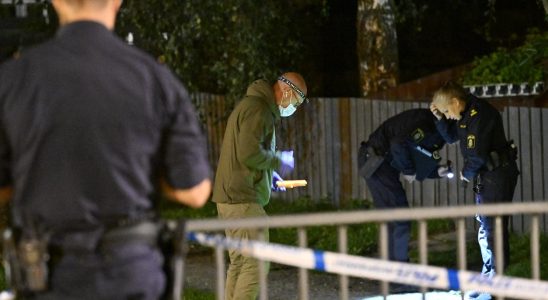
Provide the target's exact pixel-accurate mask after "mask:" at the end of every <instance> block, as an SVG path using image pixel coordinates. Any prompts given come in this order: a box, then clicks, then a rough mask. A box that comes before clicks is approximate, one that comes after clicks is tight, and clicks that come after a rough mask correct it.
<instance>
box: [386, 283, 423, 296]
mask: <svg viewBox="0 0 548 300" xmlns="http://www.w3.org/2000/svg"><path fill="white" fill-rule="evenodd" d="M418 292H420V287H418V286H415V285H408V284H401V283H390V294H409V293H418Z"/></svg>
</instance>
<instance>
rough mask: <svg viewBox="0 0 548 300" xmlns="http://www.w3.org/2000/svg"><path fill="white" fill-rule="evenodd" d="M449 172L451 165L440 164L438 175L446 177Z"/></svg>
mask: <svg viewBox="0 0 548 300" xmlns="http://www.w3.org/2000/svg"><path fill="white" fill-rule="evenodd" d="M447 174H449V167H448V166H446V165H443V166H438V176H439V177H446V176H447Z"/></svg>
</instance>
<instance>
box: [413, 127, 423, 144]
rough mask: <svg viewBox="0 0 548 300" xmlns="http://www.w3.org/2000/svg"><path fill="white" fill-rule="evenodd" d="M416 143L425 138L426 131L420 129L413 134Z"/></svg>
mask: <svg viewBox="0 0 548 300" xmlns="http://www.w3.org/2000/svg"><path fill="white" fill-rule="evenodd" d="M411 136H412V137H413V140H414V141H415V143H418V142H420V141H421V140H422V139H423V138H424V131H423V130H422V129H420V128H417V129H415V131H413V133H412V134H411Z"/></svg>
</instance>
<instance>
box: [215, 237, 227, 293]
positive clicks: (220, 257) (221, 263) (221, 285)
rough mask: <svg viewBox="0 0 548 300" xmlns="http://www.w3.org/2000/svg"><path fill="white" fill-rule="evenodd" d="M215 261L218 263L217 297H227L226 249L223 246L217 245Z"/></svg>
mask: <svg viewBox="0 0 548 300" xmlns="http://www.w3.org/2000/svg"><path fill="white" fill-rule="evenodd" d="M215 261H216V263H217V295H216V296H215V299H217V300H223V299H224V298H225V249H224V248H223V247H221V246H218V247H215Z"/></svg>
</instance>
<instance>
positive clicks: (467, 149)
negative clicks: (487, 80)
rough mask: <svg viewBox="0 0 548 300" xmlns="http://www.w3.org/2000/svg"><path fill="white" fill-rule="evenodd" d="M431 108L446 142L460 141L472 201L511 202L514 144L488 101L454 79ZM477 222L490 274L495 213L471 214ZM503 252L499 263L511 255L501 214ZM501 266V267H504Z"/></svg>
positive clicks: (485, 272)
mask: <svg viewBox="0 0 548 300" xmlns="http://www.w3.org/2000/svg"><path fill="white" fill-rule="evenodd" d="M430 110H431V111H432V113H433V114H434V116H436V118H437V119H438V121H437V122H436V126H437V128H438V130H439V131H440V133H441V134H442V135H443V137H444V138H445V140H446V141H447V142H448V143H454V142H457V141H459V142H460V149H461V153H462V155H463V157H464V166H463V168H462V171H461V173H460V180H461V181H462V183H463V186H465V187H466V185H467V184H468V183H470V182H473V184H474V194H475V198H476V204H482V203H501V202H512V198H513V197H514V189H515V187H516V184H517V180H518V175H519V171H518V167H517V164H516V159H517V149H516V147H515V145H514V144H513V143H512V141H508V140H507V139H506V136H505V134H504V126H503V123H502V117H501V115H500V113H499V112H498V110H497V109H496V108H495V107H493V106H492V105H491V104H489V102H487V101H485V100H483V99H478V98H476V97H475V96H474V95H472V94H469V93H467V92H466V91H465V90H464V88H463V87H462V86H460V85H458V84H456V83H454V82H448V83H447V84H445V85H444V86H442V87H441V88H440V89H439V90H438V91H437V92H436V93H435V94H434V97H433V99H432V104H431V105H430ZM476 219H477V220H478V222H479V223H480V226H479V229H478V243H479V246H480V250H481V256H482V259H483V268H482V274H483V275H484V276H486V277H488V278H491V277H493V276H494V275H495V271H496V269H497V268H496V266H495V256H494V252H493V250H494V236H493V233H494V218H493V217H487V216H483V215H478V216H476ZM502 229H503V233H502V238H503V245H504V253H503V254H502V255H503V256H504V257H503V261H504V263H503V264H504V265H508V263H509V259H510V245H509V244H508V216H504V217H503V228H502ZM504 265H503V266H500V269H501V270H502V269H503V267H504ZM468 296H469V298H471V299H481V300H488V299H491V295H489V294H486V293H477V292H472V293H470V294H469V295H468Z"/></svg>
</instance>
